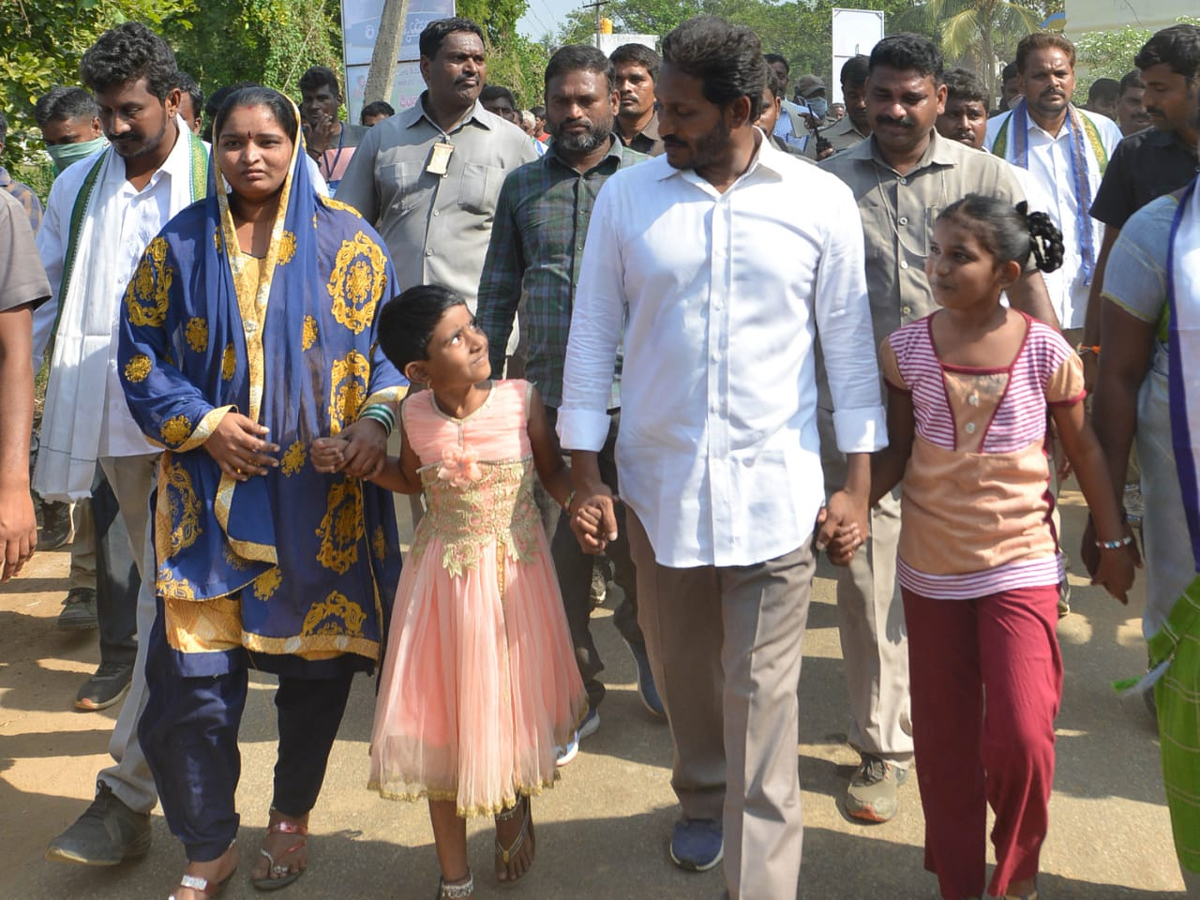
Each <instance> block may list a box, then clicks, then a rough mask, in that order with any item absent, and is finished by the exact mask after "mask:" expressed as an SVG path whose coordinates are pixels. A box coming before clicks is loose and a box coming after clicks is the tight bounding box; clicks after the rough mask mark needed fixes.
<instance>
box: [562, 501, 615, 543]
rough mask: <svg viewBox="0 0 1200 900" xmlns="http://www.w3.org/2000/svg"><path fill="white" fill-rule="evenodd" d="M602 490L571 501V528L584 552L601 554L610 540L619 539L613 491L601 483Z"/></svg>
mask: <svg viewBox="0 0 1200 900" xmlns="http://www.w3.org/2000/svg"><path fill="white" fill-rule="evenodd" d="M601 488H602V490H600V491H598V492H597V493H595V494H593V495H592V496H590V497H579V496H578V495H577V496H576V497H575V499H574V500H573V501H572V502H571V509H570V510H569V515H570V516H571V530H572V531H573V532H575V539H576V540H577V541H579V547H580V549H582V550H583V552H584V553H590V554H593V555H599V554H600V553H603V552H604V548H605V547H607V546H608V542H609V541H615V540H616V539H617V514H616V507H615V505H614V498H613V495H612V492H611V491H609V490H608V488H607V487H605V486H604V485H601Z"/></svg>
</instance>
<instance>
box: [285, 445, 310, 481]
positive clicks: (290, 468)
mask: <svg viewBox="0 0 1200 900" xmlns="http://www.w3.org/2000/svg"><path fill="white" fill-rule="evenodd" d="M304 458H305V453H304V442H303V441H296V442H295V443H294V444H292V446H290V447H288V448H287V450H286V451H284V454H283V458H282V459H281V460H280V461H279V468H280V469H282V470H283V474H284V475H285V476H286V477H288V478H290V477H291V476H293V475H295V474H296V473H297V472H299V471H300V469H301V468H303V467H304Z"/></svg>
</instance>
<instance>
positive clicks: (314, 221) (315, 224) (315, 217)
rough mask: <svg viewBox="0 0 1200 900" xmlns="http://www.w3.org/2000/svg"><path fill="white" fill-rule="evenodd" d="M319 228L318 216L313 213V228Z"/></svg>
mask: <svg viewBox="0 0 1200 900" xmlns="http://www.w3.org/2000/svg"><path fill="white" fill-rule="evenodd" d="M316 227H317V214H316V213H313V228H316Z"/></svg>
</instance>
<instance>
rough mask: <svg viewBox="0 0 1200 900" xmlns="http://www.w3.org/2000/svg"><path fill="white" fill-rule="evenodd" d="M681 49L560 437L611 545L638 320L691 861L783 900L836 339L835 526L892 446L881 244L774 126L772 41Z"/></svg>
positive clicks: (616, 199) (649, 491)
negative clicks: (608, 445)
mask: <svg viewBox="0 0 1200 900" xmlns="http://www.w3.org/2000/svg"><path fill="white" fill-rule="evenodd" d="M717 48H719V50H718V49H717ZM663 57H664V64H663V68H662V73H661V75H660V79H659V82H658V84H657V93H658V101H659V126H660V130H661V133H662V136H663V142H664V146H665V150H666V154H665V157H660V158H657V159H653V160H650V161H649V162H646V163H642V164H640V165H637V166H633V167H631V168H629V169H624V170H621V171H620V172H617V173H616V174H614V175H613V176H612V177H611V178H610V179H609V181H608V182H607V183H606V184H605V186H604V188H603V189H602V190H601V191H600V194H599V196H598V198H597V201H596V206H595V209H594V212H593V215H592V220H591V225H590V227H589V231H588V237H587V242H586V245H585V248H584V256H583V262H582V265H581V273H580V278H579V287H578V290H577V292H576V296H575V306H574V312H573V316H572V321H571V332H570V338H569V341H568V347H567V360H566V371H565V378H564V390H563V394H564V398H563V404H562V407H561V409H560V411H559V423H558V428H559V434H560V436H561V438H562V443H563V446H564V447H567V448H569V449H571V450H572V451H573V452H572V471H573V477H574V479H575V485H576V496H575V501H574V503H573V508H572V513H573V521H574V519H575V518H576V517H578V516H579V515H580V514H581V507H582V506H583V505H584V504H599V505H601V506H602V507H604V506H605V505H607V512H606V513H605V518H604V522H603V523H602V528H601V533H602V534H607V535H609V537H610V538H611V536H612V535H613V534H614V533H615V531H616V524H615V519H613V517H612V509H611V504H612V502H613V501H612V496H611V493H610V492H609V490H608V488H606V487H605V486H604V484H603V482H602V481H601V479H600V474H599V471H598V468H597V452H598V451H599V450H600V449H601V448H602V446H603V444H604V440H605V437H606V436H607V434H608V429H609V422H608V413H607V410H608V406H609V390H610V387H611V385H612V378H613V368H614V358H615V355H616V350H617V347H618V344H620V343H621V340H622V333H624V364H623V365H624V367H623V374H622V413H621V414H622V424H621V433H620V435H619V437H618V442H617V466H618V472H619V477H620V481H621V500H622V501H623V502H624V503H625V505H626V523H627V524H626V527H627V528H628V532H629V542H630V547H631V550H632V553H633V556H634V560H635V562H636V564H637V579H638V594H639V602H640V604H641V606H640V610H639V617H638V618H639V623H640V624H641V626H642V630H643V632H644V633H645V636H646V644H647V648H648V650H649V655H650V662H651V667H652V669H653V671H654V678H655V682H656V684H658V685H659V686H660V693H661V697H662V700H663V703H664V705H665V707H666V710H667V718H668V721H669V723H670V728H671V736H672V739H673V742H674V745H675V762H674V770H673V776H672V786H673V787H674V789H675V793H676V795H677V796H678V797H679V801H680V804H681V806H682V811H683V816H682V818H681V820H680V821H679V822H678V823H677V824H676V826H675V829H674V833H673V835H672V838H671V856H672V859H673V860H674V861H675V862H676V863H677V864H678V865H679V866H681V867H682V868H685V869H692V870H704V869H708V868H711V867H713V866H715V865H716V864H717V863H718V862H719V861H720V860H721V859H722V856H723V855H724V861H725V881H726V884H727V886H728V890H729V896H730V898H732V900H738V898H770V900H776V898H779V897H791V896H794V895H795V893H796V887H797V882H798V879H799V873H800V855H801V844H802V822H801V815H800V785H799V778H798V773H797V768H796V741H797V720H798V710H799V704H798V700H797V696H796V686H797V681H798V678H799V674H800V655H801V643H802V640H803V636H804V628H805V621H806V618H807V612H808V602H809V591H810V587H811V580H812V574H813V567H814V552H813V546H812V545H813V538H814V531H815V528H816V526H815V525H814V523H815V522H816V520H817V515H818V511H819V510H820V509H821V506H822V497H823V491H822V474H821V463H820V453H819V441H818V436H817V422H816V404H817V387H816V375H815V361H814V341H815V338H816V337H817V335H818V334H820V336H821V339H822V346H823V347H824V350H825V360H826V366H827V368H828V369H829V370H830V372H831V375H832V377H831V378H830V381H831V383H832V384H834V385H835V386H836V387H835V388H834V399H835V403H836V406H837V412H836V417H837V423H836V425H837V432H838V438H839V445H840V447H841V449H842V450H843V451H845V452H846V453H847V454H848V458H849V471H848V476H847V481H846V489H845V490H843V491H838V492H836V493H835V494H833V495H832V496H831V497H830V498H829V504H828V509H827V516H826V518H825V520H824V521H825V525H824V526H823V530H822V535H827V534H829V533H832V532H833V531H834V530H836V529H837V528H839V527H842V526H846V525H849V524H851V523H856V524H857V525H858V527H859V528H860V529H863V533H865V522H866V516H867V510H866V494H865V491H866V489H867V483H868V481H869V454H870V453H871V452H873V451H874V450H877V449H879V448H880V447H882V446H883V444H884V443H885V436H884V433H885V425H884V416H883V408H882V405H881V403H880V389H879V382H878V372H877V368H876V364H875V354H874V347H873V344H872V340H871V318H870V310H869V308H868V304H867V293H866V284H865V280H864V275H863V237H862V230H861V225H860V222H859V218H858V216H857V215H855V206H854V200H853V197H852V196H851V194H850V192H849V190H848V189H847V188H845V186H844V185H842V184H841V183H840V182H839V181H838V180H837V179H835V178H833V177H826V175H825V174H824V173H822V172H820V171H818V170H816V169H815V168H814V167H812V166H806V165H804V164H803V163H801V162H799V161H798V160H795V159H792V158H791V157H790V156H789V155H787V154H785V153H781V152H779V151H778V150H776V149H774V148H773V147H771V146H769V145H768V144H767V143H766V141H765V140H764V138H763V135H762V132H760V131H759V130H758V129H757V128H756V127H754V125H753V122H754V121H755V119H756V118H757V117H758V114H759V111H760V107H761V104H762V96H763V87H764V85H765V83H766V65H765V63H764V61H763V58H762V52H761V48H760V45H759V42H758V38H757V37H755V35H754V34H753V32H751V31H750V30H749V29H746V28H740V27H734V26H730V25H728V24H727V23H725V22H724V21H722V20H721V19H718V18H715V17H701V18H696V19H691V20H689V21H687V22H685V23H684V24H683V25H680V26H679V27H678V28H677V29H675V30H674V31H673V32H671V34H669V35H668V36H667V37H666V38H665V39H664V41H663ZM763 247H770V248H772V252H771V253H762V252H761V250H762V248H763ZM577 527H578V523H577ZM580 530H581V531H582V529H580ZM604 543H605V542H604V541H603V540H601V541H598V542H592V543H590V544H589V542H588V539H587V538H585V537H582V536H581V544H583V545H584V546H585V548H587V547H589V546H590V548H591V549H592V550H596V549H599V548H602V547H603V545H604Z"/></svg>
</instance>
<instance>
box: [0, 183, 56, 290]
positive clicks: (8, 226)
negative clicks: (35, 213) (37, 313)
mask: <svg viewBox="0 0 1200 900" xmlns="http://www.w3.org/2000/svg"><path fill="white" fill-rule="evenodd" d="M49 297H50V282H49V281H47V280H46V270H45V269H43V268H42V260H41V257H39V256H38V252H37V246H36V245H35V244H34V242H33V229H32V228H30V227H29V219H28V218H26V214H25V208H24V207H23V206H22V205H21V204H20V202H19V201H17V200H16V198H14V197H13V196H12V195H11V194H9V193H8V192H7V191H0V312H3V311H4V310H8V309H15V308H16V307H18V306H24V305H25V304H30V305H31V306H32V307H37V306H40V305H41V304H42V303H44V302H46V300H47V299H49Z"/></svg>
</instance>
